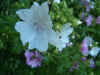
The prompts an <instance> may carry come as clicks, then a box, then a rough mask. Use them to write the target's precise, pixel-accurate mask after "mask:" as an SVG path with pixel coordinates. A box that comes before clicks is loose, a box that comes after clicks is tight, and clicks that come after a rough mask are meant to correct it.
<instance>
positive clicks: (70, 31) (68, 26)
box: [61, 23, 73, 37]
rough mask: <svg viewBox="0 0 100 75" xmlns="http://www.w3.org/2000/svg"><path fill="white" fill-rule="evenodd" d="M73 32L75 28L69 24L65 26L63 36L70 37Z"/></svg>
mask: <svg viewBox="0 0 100 75" xmlns="http://www.w3.org/2000/svg"><path fill="white" fill-rule="evenodd" d="M72 31H73V28H71V27H70V24H69V23H67V24H65V25H64V26H63V28H62V31H61V35H62V37H65V36H69V35H70V34H71V33H72Z"/></svg>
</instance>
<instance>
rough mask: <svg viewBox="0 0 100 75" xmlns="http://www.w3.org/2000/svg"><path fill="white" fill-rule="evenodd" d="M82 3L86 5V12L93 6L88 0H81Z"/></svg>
mask: <svg viewBox="0 0 100 75" xmlns="http://www.w3.org/2000/svg"><path fill="white" fill-rule="evenodd" d="M80 3H81V4H82V5H83V6H85V8H86V12H89V11H90V9H91V6H90V5H89V2H88V1H86V0H80Z"/></svg>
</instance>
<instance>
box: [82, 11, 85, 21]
mask: <svg viewBox="0 0 100 75" xmlns="http://www.w3.org/2000/svg"><path fill="white" fill-rule="evenodd" d="M84 18H85V12H82V14H81V19H82V20H84Z"/></svg>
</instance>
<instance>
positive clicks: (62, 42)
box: [50, 23, 73, 51]
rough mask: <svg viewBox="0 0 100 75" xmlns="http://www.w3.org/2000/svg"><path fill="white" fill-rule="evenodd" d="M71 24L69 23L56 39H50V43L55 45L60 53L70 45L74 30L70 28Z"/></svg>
mask: <svg viewBox="0 0 100 75" xmlns="http://www.w3.org/2000/svg"><path fill="white" fill-rule="evenodd" d="M70 25H71V24H70V23H67V24H65V25H64V26H63V28H62V29H61V32H58V33H56V34H55V35H58V36H56V37H54V38H55V39H52V38H51V39H50V43H51V44H52V45H55V46H56V47H57V48H58V49H59V51H61V50H62V49H63V48H65V47H66V45H67V43H69V35H70V34H71V33H72V31H73V28H71V27H70Z"/></svg>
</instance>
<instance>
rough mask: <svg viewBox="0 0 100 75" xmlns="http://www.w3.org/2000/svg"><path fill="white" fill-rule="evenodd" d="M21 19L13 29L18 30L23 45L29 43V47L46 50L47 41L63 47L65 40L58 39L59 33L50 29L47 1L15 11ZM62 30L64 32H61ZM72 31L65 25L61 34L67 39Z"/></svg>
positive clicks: (60, 47) (59, 47) (50, 22)
mask: <svg viewBox="0 0 100 75" xmlns="http://www.w3.org/2000/svg"><path fill="white" fill-rule="evenodd" d="M16 13H17V15H18V16H19V17H20V18H21V19H22V20H23V21H19V22H17V23H16V25H15V29H16V30H17V31H18V32H20V38H21V41H22V43H23V44H24V45H25V44H26V43H27V42H28V43H29V47H28V48H29V49H34V48H36V49H38V50H40V51H46V50H47V49H48V43H50V44H53V45H54V46H56V47H57V48H58V49H60V50H61V49H63V48H64V47H65V41H64V42H63V41H62V40H61V39H59V34H58V33H57V32H55V31H54V30H53V29H52V26H53V25H52V21H51V19H50V16H49V14H48V13H49V8H48V3H47V2H45V3H43V4H42V5H40V6H39V5H38V3H36V2H35V3H34V5H32V7H31V8H30V9H22V10H19V11H17V12H16ZM63 32H64V33H63ZM71 32H72V28H70V27H69V25H66V27H65V31H64V30H62V33H61V36H62V37H63V39H64V40H65V36H66V40H67V36H68V35H69V34H70V33H71Z"/></svg>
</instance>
